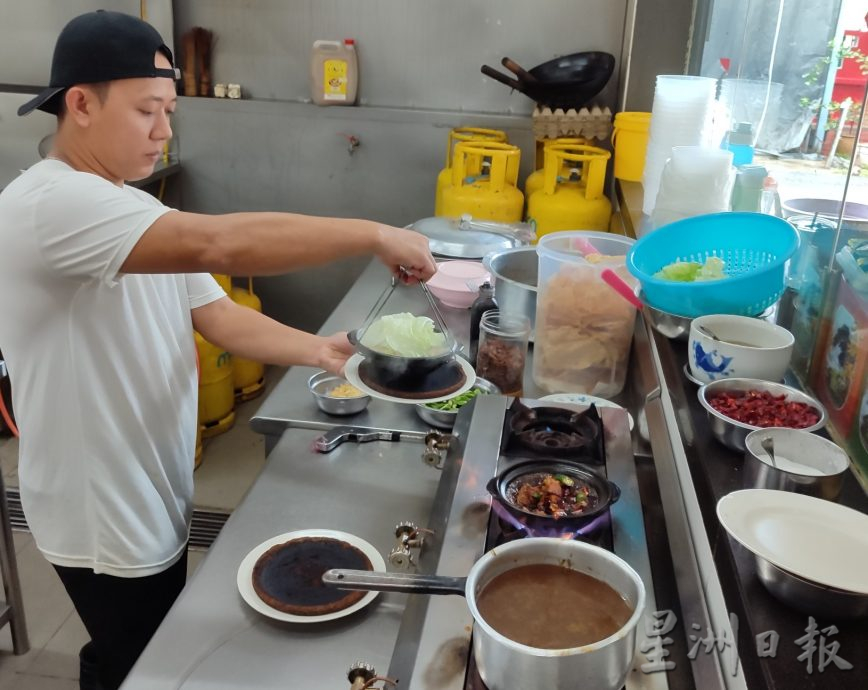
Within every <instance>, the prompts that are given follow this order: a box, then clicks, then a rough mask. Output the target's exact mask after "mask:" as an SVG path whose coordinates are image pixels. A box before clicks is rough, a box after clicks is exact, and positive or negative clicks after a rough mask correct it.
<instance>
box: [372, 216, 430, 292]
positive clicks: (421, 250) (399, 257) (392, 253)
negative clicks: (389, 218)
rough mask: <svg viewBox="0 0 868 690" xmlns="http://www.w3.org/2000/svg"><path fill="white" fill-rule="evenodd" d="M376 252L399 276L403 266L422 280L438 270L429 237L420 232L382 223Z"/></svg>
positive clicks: (412, 275)
mask: <svg viewBox="0 0 868 690" xmlns="http://www.w3.org/2000/svg"><path fill="white" fill-rule="evenodd" d="M374 253H375V254H376V255H377V258H379V259H380V261H382V262H383V263H384V264H386V266H388V267H389V270H391V271H392V274H393V275H395V276H398V277H401V268H402V267H403V268H405V269H406V270H407V273H409V274H410V276H411V277H413V278H416V279H418V280H421V281H425V280H428V279H429V278H430V277H431V276H433V275H434V274H435V273H436V272H437V264H436V263H435V262H434V257H433V256H431V250H430V248H429V247H428V238H427V237H425V236H424V235H420V234H419V233H418V232H413V231H411V230H404V229H402V228H393V227H389V226H388V225H381V226H380V238H379V241H378V243H377V248H376V250H375V252H374Z"/></svg>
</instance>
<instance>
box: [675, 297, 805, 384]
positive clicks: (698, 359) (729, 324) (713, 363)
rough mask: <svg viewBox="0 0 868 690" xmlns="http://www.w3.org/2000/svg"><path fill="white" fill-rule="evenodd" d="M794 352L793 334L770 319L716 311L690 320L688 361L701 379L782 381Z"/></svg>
mask: <svg viewBox="0 0 868 690" xmlns="http://www.w3.org/2000/svg"><path fill="white" fill-rule="evenodd" d="M703 327H704V328H705V329H707V330H703ZM709 332H710V333H714V335H716V336H717V337H718V338H719V339H720V340H715V339H714V338H713V337H712V336H711V335H710V333H709ZM792 354H793V334H792V333H790V332H789V331H788V330H787V329H786V328H783V327H781V326H778V325H776V324H773V323H768V322H767V321H762V320H760V319H755V318H752V317H750V316H732V315H729V314H714V315H711V316H700V317H698V318H696V319H693V321H692V322H691V323H690V337H689V343H688V348H687V362H688V364H689V366H690V373H691V374H693V376H694V378H696V379H697V380H698V381H701V382H702V383H711V382H712V381H717V380H719V379H725V378H743V379H760V380H763V381H780V380H781V379H783V378H784V374H786V372H787V367H788V366H789V365H790V357H792Z"/></svg>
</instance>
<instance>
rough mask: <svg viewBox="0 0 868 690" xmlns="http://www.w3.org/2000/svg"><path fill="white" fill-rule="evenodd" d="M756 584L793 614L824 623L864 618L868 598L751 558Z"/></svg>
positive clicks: (757, 558)
mask: <svg viewBox="0 0 868 690" xmlns="http://www.w3.org/2000/svg"><path fill="white" fill-rule="evenodd" d="M754 558H755V560H756V572H757V576H758V577H759V579H760V582H762V583H763V585H765V587H766V589H767V590H768V591H769V592H770V593H771V595H772V596H773V597H775V598H776V599H778V600H779V601H780V602H782V603H784V604H786V605H787V606H791V607H792V608H794V609H796V610H797V611H801V612H802V613H806V614H808V615H813V616H822V617H823V619H824V620H826V619H829V620H836V619H854V618H863V617H865V616H868V594H862V593H859V592H848V591H847V590H843V589H836V588H834V587H827V586H826V585H821V584H818V583H816V582H811V581H810V580H805V579H803V578H801V577H799V576H798V575H794V574H793V573H791V572H789V571H787V570H784V569H783V568H779V567H778V566H776V565H774V564H773V563H770V562H769V561H767V560H766V559H765V558H763V557H762V556H759V555H758V554H754Z"/></svg>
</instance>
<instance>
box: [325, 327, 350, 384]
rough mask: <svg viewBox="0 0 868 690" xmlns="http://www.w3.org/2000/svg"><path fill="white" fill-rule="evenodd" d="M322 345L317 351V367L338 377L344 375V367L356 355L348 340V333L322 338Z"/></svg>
mask: <svg viewBox="0 0 868 690" xmlns="http://www.w3.org/2000/svg"><path fill="white" fill-rule="evenodd" d="M320 341H321V345H320V347H319V349H318V351H317V366H319V368H320V369H325V370H326V371H329V372H331V373H332V374H337V375H338V376H343V375H344V365H345V364H346V363H347V360H348V359H349V358H350V357H351V356H352V355H353V354H354V352H355V350H353V346H352V345H351V344H350V341H349V340H347V334H346V333H335V334H334V335H330V336H328V337H324V338H320Z"/></svg>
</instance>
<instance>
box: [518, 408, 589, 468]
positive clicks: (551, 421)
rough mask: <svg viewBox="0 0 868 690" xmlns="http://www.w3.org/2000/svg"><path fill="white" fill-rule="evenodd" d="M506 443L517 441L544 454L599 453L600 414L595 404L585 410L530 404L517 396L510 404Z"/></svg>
mask: <svg viewBox="0 0 868 690" xmlns="http://www.w3.org/2000/svg"><path fill="white" fill-rule="evenodd" d="M510 413H511V419H510V421H509V432H510V433H509V436H508V437H507V443H508V444H509V443H510V442H513V441H514V442H515V443H517V444H518V445H520V446H523V447H525V448H527V449H529V450H531V451H534V452H536V453H540V454H542V455H556V456H564V455H569V456H574V455H575V454H577V453H579V452H583V451H587V452H588V453H590V454H592V455H594V454H596V451H595V448H594V445H595V441H596V440H597V438H598V437H600V436H601V432H600V427H601V424H600V416H599V414H598V413H597V410H596V408H595V407H594V406H592V407H591V408H590V409H589V410H587V411H586V412H573V411H571V410H566V409H564V408H561V407H533V408H531V407H527V406H525V405H523V404H522V403H521V402H520V401H519V399H518V398H516V399H515V401H514V402H513V403H512V405H511V406H510Z"/></svg>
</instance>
